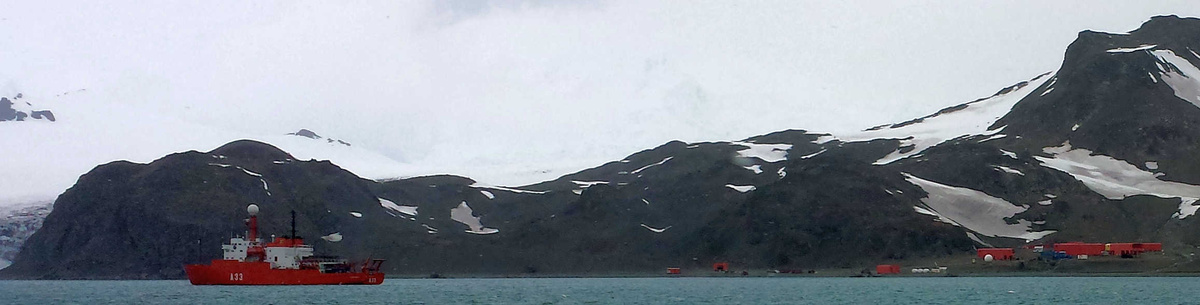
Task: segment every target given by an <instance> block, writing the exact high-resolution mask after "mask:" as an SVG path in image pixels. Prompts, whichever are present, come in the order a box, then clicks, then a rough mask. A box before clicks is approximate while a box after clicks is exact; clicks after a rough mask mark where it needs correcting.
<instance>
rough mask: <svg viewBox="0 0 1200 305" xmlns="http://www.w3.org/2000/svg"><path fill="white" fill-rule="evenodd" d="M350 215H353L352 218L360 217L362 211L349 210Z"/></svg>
mask: <svg viewBox="0 0 1200 305" xmlns="http://www.w3.org/2000/svg"><path fill="white" fill-rule="evenodd" d="M350 216H354V218H362V213H359V212H350Z"/></svg>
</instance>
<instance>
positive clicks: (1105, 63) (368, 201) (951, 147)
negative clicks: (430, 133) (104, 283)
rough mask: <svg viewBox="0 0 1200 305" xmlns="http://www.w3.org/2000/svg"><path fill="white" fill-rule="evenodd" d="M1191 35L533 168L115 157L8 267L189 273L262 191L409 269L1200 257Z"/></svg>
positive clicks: (1143, 39)
mask: <svg viewBox="0 0 1200 305" xmlns="http://www.w3.org/2000/svg"><path fill="white" fill-rule="evenodd" d="M1197 37H1200V20H1197V19H1190V18H1178V17H1174V16H1164V17H1155V18H1153V19H1151V20H1150V21H1148V22H1146V23H1145V24H1144V25H1143V26H1142V27H1141V28H1140V29H1138V30H1136V31H1133V32H1130V33H1127V34H1110V33H1097V32H1090V31H1085V32H1082V33H1080V35H1079V38H1078V39H1077V40H1076V41H1075V42H1074V43H1072V44H1071V45H1070V46H1069V47H1068V49H1067V51H1066V58H1065V60H1064V62H1063V65H1062V66H1061V67H1059V68H1058V69H1057V70H1055V71H1051V72H1048V73H1045V74H1042V75H1037V76H1034V77H1032V78H1031V79H1029V80H1026V81H1021V82H1019V83H1017V84H1014V85H1012V86H1009V87H1006V88H1004V89H1002V90H999V91H998V92H996V93H995V94H993V95H991V96H988V97H985V98H981V99H978V100H975V101H972V102H968V103H964V104H960V105H956V106H952V107H948V108H946V109H943V110H941V111H938V112H937V113H934V114H931V115H928V116H925V117H921V118H917V119H914V120H910V121H907V122H901V123H897V124H890V125H884V126H878V127H875V128H871V129H867V130H864V131H861V132H857V133H850V134H836V135H833V134H824V133H814V132H807V131H804V130H787V131H780V132H775V133H771V134H766V135H761V136H757V137H752V138H748V139H743V140H741V141H731V142H705V143H684V142H678V141H675V142H670V143H666V144H663V145H661V146H659V147H656V148H653V149H648V150H645V151H641V152H637V153H634V154H632V155H629V156H628V157H626V158H624V159H622V160H618V161H613V162H609V163H606V164H603V165H599V166H597V167H594V168H591V169H587V170H583V171H580V172H577V173H573V174H570V175H566V176H563V177H561V178H559V179H556V180H553V181H547V182H543V183H539V184H534V185H528V186H523V187H518V188H508V187H499V186H490V185H486V184H481V183H477V182H476V181H473V180H471V179H469V178H464V177H456V176H430V177H417V178H409V179H401V180H391V181H382V182H377V181H370V180H365V179H362V178H359V177H357V176H355V175H353V174H351V173H349V172H347V171H344V170H342V169H341V168H339V167H338V166H336V165H334V164H332V163H329V162H321V161H302V160H295V158H293V157H291V156H290V155H288V153H286V152H283V151H281V150H279V149H277V148H275V147H272V146H270V145H267V144H263V143H258V142H253V141H238V142H233V143H230V144H228V145H225V146H223V147H221V148H218V149H216V150H213V151H211V152H207V153H201V152H196V151H191V152H186V153H179V154H173V155H169V156H166V157H164V158H162V159H159V160H156V161H154V162H151V163H149V164H135V163H130V162H114V163H109V164H105V165H102V166H99V167H97V168H95V169H94V170H92V171H91V172H89V173H88V174H86V175H84V176H82V177H80V179H79V181H78V182H77V183H76V184H75V186H74V187H72V188H71V189H69V190H68V191H67V192H66V193H64V194H62V195H61V196H60V197H59V198H58V200H57V201H55V205H54V209H53V212H52V213H51V214H50V215H49V216H48V217H47V218H46V220H45V223H44V225H43V227H42V229H40V230H38V231H37V233H35V234H34V235H33V236H32V237H30V239H29V240H28V241H27V242H26V243H25V246H24V248H23V250H22V251H21V253H20V254H19V255H18V256H17V258H16V260H15V261H14V263H13V265H12V266H11V267H9V268H7V269H4V270H2V271H0V275H3V276H6V277H15V278H130V277H132V278H178V277H180V276H182V273H181V265H182V264H184V263H189V262H202V261H206V260H208V259H212V258H216V257H218V256H219V255H220V252H219V251H218V250H216V249H218V248H219V244H220V243H221V242H222V241H223V239H224V238H227V237H228V236H229V235H230V234H233V233H239V232H241V231H242V230H243V229H242V227H241V224H240V223H239V222H238V219H241V218H242V217H243V216H244V215H241V213H242V211H243V210H244V207H245V205H246V204H248V203H251V202H253V203H258V204H259V205H260V206H262V208H263V213H262V215H263V216H262V217H264V230H265V231H266V232H268V233H271V232H275V234H282V233H283V232H284V224H285V219H286V216H287V211H290V210H296V211H297V213H298V215H299V218H298V221H299V228H298V229H299V232H300V234H301V235H302V236H305V237H308V239H309V240H310V241H312V242H314V243H315V244H316V247H317V249H319V251H326V253H338V254H342V255H345V256H350V257H366V256H370V257H378V258H385V259H388V263H387V264H385V271H387V272H390V273H393V274H409V275H421V274H430V273H473V274H521V273H559V274H561V273H594V274H595V273H613V272H626V271H627V272H637V271H644V270H657V269H659V268H661V267H663V266H682V267H699V266H705V265H707V264H711V263H713V262H717V261H728V262H731V263H733V264H734V265H737V266H741V268H776V269H805V268H822V267H835V268H849V267H860V266H866V265H871V264H874V263H876V262H884V261H896V260H908V259H921V258H937V257H944V256H946V255H952V254H960V253H967V252H969V251H971V250H972V249H973V248H975V247H982V246H1017V245H1022V244H1027V243H1042V242H1054V241H1098V242H1101V241H1160V242H1163V243H1164V245H1165V246H1166V248H1167V250H1168V252H1169V253H1171V255H1173V256H1175V257H1178V258H1179V259H1180V260H1181V261H1186V260H1189V259H1190V252H1191V249H1193V248H1194V247H1195V246H1200V234H1197V233H1195V232H1198V231H1197V230H1196V229H1197V226H1198V224H1197V222H1198V220H1197V219H1198V218H1197V217H1194V214H1195V213H1196V211H1197V210H1198V209H1200V206H1198V205H1196V203H1197V201H1198V200H1200V168H1198V167H1197V165H1196V163H1195V162H1192V158H1191V155H1192V152H1197V151H1198V150H1197V145H1198V143H1197V139H1198V138H1200V130H1196V128H1198V127H1197V126H1200V125H1198V124H1197V123H1198V122H1200V91H1198V90H1200V81H1198V80H1200V69H1197V68H1196V66H1197V63H1200V55H1197V52H1196V51H1195V50H1200V40H1198V39H1197ZM798 125H800V123H798ZM335 233H336V236H340V237H341V239H340V240H338V239H337V238H326V239H320V238H319V237H322V236H326V237H331V236H334V234H335ZM335 240H338V241H335Z"/></svg>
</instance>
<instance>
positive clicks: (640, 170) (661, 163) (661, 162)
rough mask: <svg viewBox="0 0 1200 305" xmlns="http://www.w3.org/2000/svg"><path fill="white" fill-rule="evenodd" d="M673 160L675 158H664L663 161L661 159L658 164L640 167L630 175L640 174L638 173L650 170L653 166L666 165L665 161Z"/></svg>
mask: <svg viewBox="0 0 1200 305" xmlns="http://www.w3.org/2000/svg"><path fill="white" fill-rule="evenodd" d="M673 158H675V157H666V158H663V159H662V161H658V163H653V164H649V165H646V166H642V167H641V168H639V169H637V170H634V171H632V172H630V174H637V173H640V172H642V171H644V170H646V169H647V168H651V167H655V166H659V165H663V164H664V163H667V161H670V160H671V159H673Z"/></svg>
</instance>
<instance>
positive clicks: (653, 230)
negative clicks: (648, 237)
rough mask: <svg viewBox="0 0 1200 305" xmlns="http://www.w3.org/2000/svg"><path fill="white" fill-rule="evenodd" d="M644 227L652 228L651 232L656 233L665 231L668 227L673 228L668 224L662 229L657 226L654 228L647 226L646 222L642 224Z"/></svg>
mask: <svg viewBox="0 0 1200 305" xmlns="http://www.w3.org/2000/svg"><path fill="white" fill-rule="evenodd" d="M642 227H643V228H646V230H650V232H654V233H662V232H663V231H666V230H667V229H670V228H671V226H667V227H666V228H662V229H656V228H653V227H650V226H647V225H646V224H644V223H643V224H642Z"/></svg>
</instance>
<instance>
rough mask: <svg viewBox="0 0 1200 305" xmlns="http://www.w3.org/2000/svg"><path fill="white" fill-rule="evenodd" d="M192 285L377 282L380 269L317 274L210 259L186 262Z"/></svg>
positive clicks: (371, 283) (368, 283)
mask: <svg viewBox="0 0 1200 305" xmlns="http://www.w3.org/2000/svg"><path fill="white" fill-rule="evenodd" d="M184 271H186V272H187V276H188V281H191V282H192V285H379V284H382V283H383V273H380V272H369V273H367V272H345V273H321V272H320V271H318V270H308V269H303V270H298V269H271V264H270V263H267V262H254V263H246V262H239V261H234V260H213V261H212V263H211V264H209V265H186V266H184Z"/></svg>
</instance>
